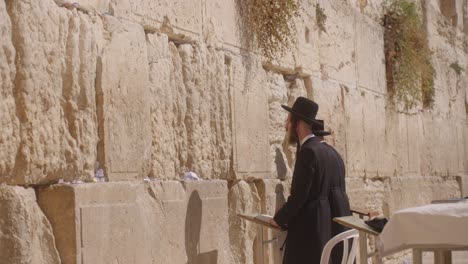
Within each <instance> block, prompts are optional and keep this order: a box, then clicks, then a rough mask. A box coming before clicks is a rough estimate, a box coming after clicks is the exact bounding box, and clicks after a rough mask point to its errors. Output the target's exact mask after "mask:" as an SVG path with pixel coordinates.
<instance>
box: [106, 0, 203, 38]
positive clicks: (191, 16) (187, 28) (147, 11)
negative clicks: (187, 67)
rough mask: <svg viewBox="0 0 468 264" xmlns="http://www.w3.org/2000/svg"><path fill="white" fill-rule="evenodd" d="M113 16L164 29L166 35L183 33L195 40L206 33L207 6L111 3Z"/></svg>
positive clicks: (130, 0)
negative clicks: (205, 17)
mask: <svg viewBox="0 0 468 264" xmlns="http://www.w3.org/2000/svg"><path fill="white" fill-rule="evenodd" d="M109 10H110V13H111V14H112V15H114V16H116V17H118V18H124V19H126V20H131V21H134V22H136V23H139V24H141V25H143V26H144V27H145V28H149V29H154V28H162V29H163V31H164V30H165V31H166V33H174V34H178V33H182V34H184V35H188V36H190V37H192V38H194V37H199V36H200V35H201V33H202V22H203V12H204V2H203V1H202V0H194V1H172V0H163V1H153V0H137V1H135V0H123V1H122V0H121V1H116V0H111V1H110V7H109Z"/></svg>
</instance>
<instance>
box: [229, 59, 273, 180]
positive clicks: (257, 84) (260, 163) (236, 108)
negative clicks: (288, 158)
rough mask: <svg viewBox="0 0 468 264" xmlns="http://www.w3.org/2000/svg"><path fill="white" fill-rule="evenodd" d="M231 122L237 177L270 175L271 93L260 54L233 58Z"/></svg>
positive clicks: (230, 81) (230, 80)
mask: <svg viewBox="0 0 468 264" xmlns="http://www.w3.org/2000/svg"><path fill="white" fill-rule="evenodd" d="M230 69H231V72H230V76H229V78H230V79H229V84H230V85H231V86H232V89H233V91H232V107H233V110H232V115H233V117H232V122H233V140H234V142H233V144H234V149H233V152H234V157H233V163H234V164H233V168H234V171H235V173H236V178H239V179H245V178H250V177H254V178H266V177H270V160H269V157H270V155H269V149H270V146H269V142H268V136H267V135H268V122H269V121H268V120H269V119H268V118H269V117H268V93H266V92H265V86H264V83H265V81H266V74H265V71H264V70H263V69H262V65H261V63H260V61H259V59H258V58H257V57H253V56H251V57H246V58H241V57H238V56H235V57H233V58H232V61H231V68H230Z"/></svg>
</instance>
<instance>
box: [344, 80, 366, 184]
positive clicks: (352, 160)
mask: <svg viewBox="0 0 468 264" xmlns="http://www.w3.org/2000/svg"><path fill="white" fill-rule="evenodd" d="M363 102H364V96H363V94H361V93H360V92H358V90H356V89H354V88H350V89H349V92H348V93H346V95H345V98H344V105H345V113H346V116H345V117H346V126H345V127H346V135H347V136H346V171H347V175H348V176H350V177H363V176H364V175H365V169H366V167H365V166H366V152H365V148H363V146H364V105H365V104H364V103H363ZM348 135H349V136H348Z"/></svg>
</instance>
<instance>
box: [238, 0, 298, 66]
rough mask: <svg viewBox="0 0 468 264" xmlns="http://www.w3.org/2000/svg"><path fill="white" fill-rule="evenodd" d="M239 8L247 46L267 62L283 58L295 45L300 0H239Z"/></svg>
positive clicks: (242, 30) (242, 33)
mask: <svg viewBox="0 0 468 264" xmlns="http://www.w3.org/2000/svg"><path fill="white" fill-rule="evenodd" d="M236 7H237V10H238V13H239V16H238V17H239V24H240V26H241V31H240V33H241V38H242V40H243V41H244V44H245V45H246V46H247V47H248V48H249V49H253V48H256V49H258V50H260V52H261V53H262V55H264V56H265V57H266V58H267V60H269V61H272V60H273V59H274V58H275V57H277V56H282V55H284V54H285V52H286V51H287V50H288V49H289V48H290V46H292V45H294V44H295V43H296V28H295V25H294V18H295V17H297V16H299V8H300V3H299V1H298V0H236Z"/></svg>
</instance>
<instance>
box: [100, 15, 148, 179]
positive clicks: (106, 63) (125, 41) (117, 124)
mask: <svg viewBox="0 0 468 264" xmlns="http://www.w3.org/2000/svg"><path fill="white" fill-rule="evenodd" d="M103 25H104V29H105V30H104V32H103V34H104V36H105V38H104V41H100V42H99V43H98V49H99V50H100V54H99V57H98V69H97V80H96V98H97V105H98V109H97V110H98V111H97V113H98V121H99V123H100V126H99V138H100V140H99V142H98V160H99V162H100V164H102V166H103V167H104V169H105V173H106V176H107V177H108V179H109V180H111V181H119V180H131V179H136V178H140V177H141V178H143V176H146V175H148V173H149V166H150V165H149V163H150V159H151V119H150V106H149V95H150V92H149V89H148V86H149V79H148V55H147V48H146V40H145V33H144V31H143V28H142V27H141V26H140V25H139V24H135V23H131V22H128V21H120V20H118V19H116V18H114V17H112V16H104V17H103Z"/></svg>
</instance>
